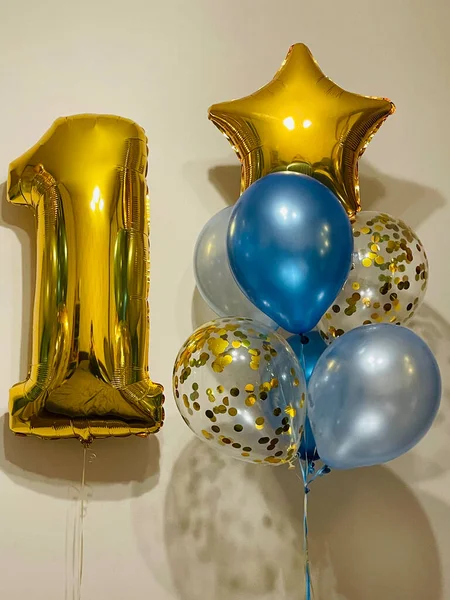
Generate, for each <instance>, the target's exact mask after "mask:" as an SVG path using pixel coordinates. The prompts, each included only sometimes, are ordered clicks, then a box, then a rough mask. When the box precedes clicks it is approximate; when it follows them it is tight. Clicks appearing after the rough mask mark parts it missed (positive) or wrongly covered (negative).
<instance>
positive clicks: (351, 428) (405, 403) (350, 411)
mask: <svg viewBox="0 0 450 600" xmlns="http://www.w3.org/2000/svg"><path fill="white" fill-rule="evenodd" d="M440 397H441V377H440V373H439V367H438V365H437V363H436V359H435V358H434V356H433V353H432V352H431V350H430V349H429V347H428V346H427V345H426V344H425V342H424V341H423V340H422V339H421V338H420V337H419V336H417V335H416V334H415V333H413V332H412V331H411V330H409V329H406V328H404V327H399V326H397V325H388V324H386V323H380V324H376V325H366V326H363V327H358V328H356V329H353V330H352V331H349V332H348V333H346V334H345V335H343V336H342V337H340V338H338V339H337V340H336V341H335V342H333V344H332V345H331V346H329V347H328V348H327V350H325V352H324V353H323V354H322V356H321V357H320V359H319V361H318V362H317V365H316V368H315V369H314V372H313V374H312V377H311V380H310V383H309V394H308V415H309V418H310V421H311V425H312V429H313V433H314V437H315V439H316V443H317V450H318V452H319V454H320V457H321V458H322V460H323V461H324V462H325V463H326V464H328V465H329V466H330V467H333V468H335V469H350V468H353V467H363V466H370V465H376V464H379V463H384V462H387V461H389V460H392V459H393V458H396V457H397V456H400V455H401V454H404V453H405V452H407V451H408V450H409V449H410V448H412V447H413V446H415V444H417V442H418V441H419V440H420V439H421V438H422V437H423V436H424V435H425V433H426V432H427V431H428V429H429V428H430V427H431V424H432V423H433V420H434V418H435V416H436V413H437V410H438V407H439V402H440Z"/></svg>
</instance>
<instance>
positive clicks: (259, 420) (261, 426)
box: [255, 417, 264, 429]
mask: <svg viewBox="0 0 450 600" xmlns="http://www.w3.org/2000/svg"><path fill="white" fill-rule="evenodd" d="M255 426H256V429H264V417H258V418H257V419H255Z"/></svg>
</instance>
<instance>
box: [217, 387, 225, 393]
mask: <svg viewBox="0 0 450 600" xmlns="http://www.w3.org/2000/svg"><path fill="white" fill-rule="evenodd" d="M217 391H218V392H219V394H223V393H224V391H225V388H224V387H223V385H218V386H217Z"/></svg>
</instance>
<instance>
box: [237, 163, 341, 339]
mask: <svg viewBox="0 0 450 600" xmlns="http://www.w3.org/2000/svg"><path fill="white" fill-rule="evenodd" d="M352 250H353V236H352V230H351V226H350V221H349V219H348V217H347V213H346V212H345V210H344V209H343V207H342V205H341V204H340V202H339V200H338V199H337V197H336V196H335V195H334V194H333V193H332V192H331V191H330V190H329V189H328V188H327V187H326V186H324V185H323V184H322V183H320V182H319V181H317V180H316V179H313V178H312V177H308V176H306V175H300V174H298V173H292V172H283V173H272V174H270V175H267V176H266V177H263V178H262V179H258V181H256V182H255V183H254V184H253V185H251V186H250V187H249V188H248V189H247V190H246V191H245V192H244V193H243V194H242V196H241V197H240V199H239V200H238V202H237V203H236V204H235V207H234V209H233V213H232V215H231V220H230V226H229V229H228V257H229V260H230V266H231V271H232V273H233V275H234V276H235V278H236V281H237V282H238V284H239V286H240V287H241V289H242V291H243V292H244V293H245V295H246V296H247V297H248V298H249V299H250V300H251V301H252V302H253V304H255V305H256V306H257V307H258V308H259V309H261V310H262V311H263V312H265V313H266V314H267V315H269V317H270V318H271V319H273V320H274V321H276V322H277V323H278V324H279V325H281V326H282V327H284V329H286V330H287V331H291V332H292V333H304V332H306V331H309V330H310V329H312V328H313V327H314V326H315V325H316V324H317V323H318V321H319V319H320V318H321V317H322V315H323V314H324V313H325V311H326V310H327V308H328V307H329V306H330V305H331V304H332V302H333V300H334V299H335V297H336V296H337V294H338V292H339V291H340V289H341V287H342V285H343V284H344V282H345V280H346V278H347V275H348V272H349V270H350V266H351V259H352Z"/></svg>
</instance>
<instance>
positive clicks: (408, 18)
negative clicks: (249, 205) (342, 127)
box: [0, 0, 450, 600]
mask: <svg viewBox="0 0 450 600" xmlns="http://www.w3.org/2000/svg"><path fill="white" fill-rule="evenodd" d="M0 20H1V23H2V27H1V32H2V33H1V37H0V72H1V81H2V96H1V101H0V102H1V111H0V132H1V134H0V139H1V144H0V182H3V181H4V180H5V178H6V174H7V167H8V163H9V161H10V160H12V159H14V158H15V157H16V156H18V155H19V154H21V153H22V152H23V151H24V150H25V149H26V148H28V147H29V146H30V145H31V144H33V143H34V142H35V141H36V140H37V139H38V138H39V137H40V135H41V134H42V133H43V132H44V131H46V129H47V128H48V127H49V125H50V124H51V123H52V121H53V120H54V119H55V118H56V117H58V116H61V115H70V114H74V113H80V112H104V113H115V114H119V115H122V116H126V117H129V118H132V119H134V120H135V121H137V122H138V123H140V124H141V125H142V126H143V127H144V128H145V129H146V131H147V134H148V137H149V145H150V151H151V163H150V170H149V183H150V188H151V197H152V230H151V236H152V290H151V311H152V313H151V316H152V330H151V332H152V336H151V338H152V339H151V373H152V376H153V378H154V379H155V380H157V381H161V382H162V383H163V384H164V385H165V387H166V390H167V402H166V408H167V411H166V413H167V419H166V424H165V427H164V430H163V432H162V433H161V434H159V435H158V436H157V437H153V438H152V439H149V440H146V441H145V440H140V439H137V438H134V439H126V440H112V441H111V440H108V441H101V442H98V443H96V444H95V446H94V448H93V450H94V452H95V453H96V454H97V459H96V460H95V461H94V462H93V463H92V464H91V465H88V474H87V477H88V482H89V486H90V489H89V503H88V507H87V513H86V523H85V567H84V584H83V599H84V600H91V599H93V598H96V599H99V600H107V599H108V600H123V599H124V598H130V599H135V598H136V599H137V598H155V599H158V600H173V599H179V600H198V599H199V598H207V599H210V598H214V599H217V600H256V599H258V600H282V599H288V600H297V599H301V598H302V594H303V578H302V557H301V517H302V496H301V486H300V483H299V481H298V479H297V478H296V477H295V474H294V472H293V471H289V470H287V469H284V468H258V467H253V466H247V465H245V464H241V463H239V462H229V461H226V460H224V459H223V458H222V457H221V456H220V455H219V454H216V453H214V452H213V451H212V450H210V449H209V448H208V447H207V445H206V444H201V442H197V441H196V440H195V439H194V438H193V435H192V434H191V433H190V431H189V430H188V429H187V427H186V426H185V425H184V423H183V422H182V420H181V418H180V417H179V415H178V414H177V410H176V407H175V404H174V402H173V400H172V396H171V369H172V363H173V359H174V357H175V355H176V353H177V351H178V349H179V346H180V345H181V344H182V342H183V341H184V340H185V338H186V337H187V336H188V335H189V334H190V333H191V331H192V330H193V328H194V326H197V325H199V324H201V323H202V322H203V321H206V320H208V318H209V316H210V313H209V312H208V310H207V308H206V307H205V306H204V305H203V304H202V302H201V301H200V298H199V296H198V294H197V293H195V292H194V283H193V273H192V265H191V255H192V249H193V245H194V242H195V240H196V236H197V234H198V232H199V230H200V228H201V227H202V225H203V224H204V223H205V222H206V220H207V219H208V218H209V217H210V216H212V215H213V214H214V213H215V212H217V211H218V210H219V209H220V208H222V207H223V206H224V205H225V204H226V203H227V202H232V201H233V200H234V199H235V198H236V196H237V193H238V187H239V169H238V166H237V160H236V159H235V157H234V155H233V153H232V150H231V148H230V147H229V145H228V144H227V142H226V140H225V139H224V138H223V137H222V136H221V135H220V134H219V132H218V131H217V130H216V129H215V128H214V126H213V125H212V124H210V123H209V122H208V120H207V118H206V111H207V108H208V106H209V105H210V104H212V103H213V102H217V101H222V100H227V99H230V98H233V97H241V96H243V95H246V94H247V93H249V92H252V91H254V90H256V89H257V88H258V87H260V86H261V85H262V84H264V83H266V82H267V81H268V80H269V79H270V78H271V77H272V75H273V74H274V73H275V71H276V69H277V68H278V66H279V64H280V62H281V61H282V59H283V58H284V55H285V53H286V51H287V49H288V47H289V45H290V44H291V43H293V42H296V41H303V42H305V43H307V44H308V45H309V46H310V47H311V49H312V51H313V53H314V54H315V56H316V58H317V59H318V61H319V64H320V65H321V66H322V68H323V70H324V71H325V72H326V73H327V74H328V75H329V76H330V77H331V78H333V79H335V81H336V82H337V83H339V84H340V85H341V86H343V87H346V88H347V89H349V90H351V91H355V92H360V93H365V94H368V95H386V96H389V97H391V98H392V99H393V100H394V101H395V103H396V105H397V108H398V110H397V113H396V114H395V115H394V116H392V117H390V118H389V120H388V121H387V122H386V124H385V125H384V126H383V128H382V129H381V130H380V132H379V133H378V134H377V136H376V138H375V139H374V141H373V142H372V144H371V146H370V147H369V148H368V150H367V152H366V154H365V156H364V159H363V160H362V164H361V172H362V176H361V191H362V201H363V205H364V207H365V208H366V209H368V208H371V209H382V210H385V211H387V212H390V213H392V214H394V215H397V216H401V217H402V218H404V219H405V221H406V222H407V223H409V224H410V225H412V226H413V227H414V228H416V230H417V231H418V233H419V235H420V236H421V238H422V241H423V242H424V244H425V246H426V248H427V250H428V254H429V259H430V263H431V269H432V272H431V281H430V286H429V291H428V296H427V304H426V306H425V307H424V308H423V309H422V312H421V315H420V317H419V318H418V331H419V332H420V333H421V334H422V335H423V336H424V338H425V339H426V340H427V342H428V343H429V344H430V345H431V347H432V349H433V350H434V351H435V352H436V353H437V356H438V360H439V363H440V366H441V369H442V373H443V377H444V398H443V404H442V410H441V412H440V415H439V417H438V419H437V421H436V423H435V425H434V427H433V429H432V431H431V433H430V434H429V435H428V437H427V438H426V439H425V440H424V441H423V442H422V443H421V444H420V445H419V446H418V447H417V448H416V449H415V450H414V451H412V452H411V453H409V454H408V455H407V456H405V457H403V458H401V459H399V460H397V461H395V462H393V463H391V464H390V465H389V466H386V467H375V468H372V469H364V470H356V471H353V472H343V473H334V474H332V475H330V476H329V477H328V478H326V479H324V480H320V481H319V482H318V483H317V484H316V485H315V486H314V489H313V492H312V493H311V496H310V501H311V508H310V521H311V523H310V528H311V558H312V560H313V563H314V572H315V580H316V584H315V585H316V591H317V592H318V594H317V595H318V598H319V599H323V600H380V599H383V600H403V599H404V600H423V599H426V600H442V599H450V572H449V569H448V568H446V565H447V567H448V565H449V564H450V473H449V467H448V462H449V457H450V389H449V383H448V382H449V372H450V324H449V322H450V308H449V293H450V277H449V259H448V257H449V255H450V169H449V166H448V164H449V152H448V144H449V141H448V140H449V139H450V125H449V118H448V112H447V111H448V106H449V95H450V80H449V79H450V75H449V73H450V71H449V67H448V63H449V59H450V35H449V33H448V23H449V21H450V4H449V2H448V1H447V0H434V1H433V2H426V1H424V0H408V1H406V0H404V1H402V0H389V1H387V0H379V1H378V2H361V0H339V1H334V2H331V1H330V2H308V3H307V2H305V1H304V0H303V1H302V0H285V1H284V2H281V1H278V2H276V1H269V0H258V1H256V0H253V1H252V0H220V1H218V0H166V2H155V1H154V0H128V1H127V2H119V1H118V0H108V1H106V0H103V1H99V0H89V1H87V0H77V2H71V3H67V2H64V1H62V0H44V1H43V2H36V1H31V0H22V1H20V2H19V1H15V2H13V1H10V2H3V3H2V7H1V11H0ZM2 196H4V191H3V194H2ZM33 227H34V225H33V221H32V218H31V215H29V214H28V211H26V210H24V209H20V208H18V207H14V206H9V205H7V203H6V201H5V199H4V198H2V201H1V203H0V274H1V282H2V284H1V294H0V331H1V347H0V357H1V360H0V407H1V412H2V413H6V412H7V400H8V389H9V387H10V386H11V385H12V384H13V383H14V382H16V381H18V380H19V379H22V378H24V376H25V375H26V371H27V359H28V344H29V336H30V302H31V295H32V289H33V285H34V283H33V270H34V267H33V266H32V260H33V256H34V254H33V250H32V248H33V243H34V241H33ZM0 436H1V437H2V440H1V442H0V565H1V576H0V597H1V598H2V599H3V598H5V600H6V599H8V600H9V599H23V598H28V597H33V598H34V600H61V599H62V598H65V599H66V600H73V597H72V592H71V586H72V582H71V580H70V577H71V573H72V567H71V563H70V554H71V551H70V544H71V536H72V534H73V531H72V530H73V522H74V519H75V509H76V506H75V503H74V500H73V498H74V497H76V490H75V489H74V488H76V486H77V485H78V482H79V477H80V470H81V458H82V456H81V454H82V452H81V449H80V446H79V444H78V443H77V442H75V441H73V442H71V441H69V442H63V441H58V442H43V441H39V440H33V439H19V438H14V436H13V435H12V434H10V433H9V431H8V429H7V421H6V417H3V420H2V423H1V428H0ZM67 536H68V539H66V538H67ZM66 553H67V556H66Z"/></svg>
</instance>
